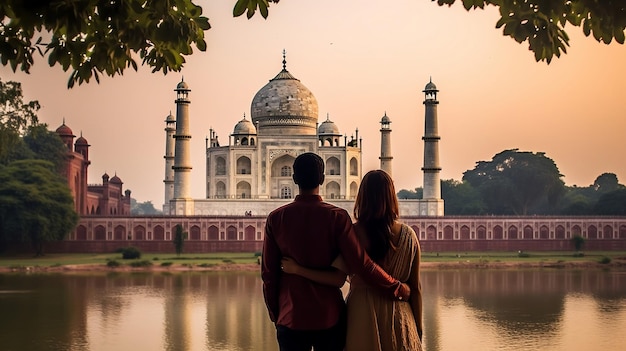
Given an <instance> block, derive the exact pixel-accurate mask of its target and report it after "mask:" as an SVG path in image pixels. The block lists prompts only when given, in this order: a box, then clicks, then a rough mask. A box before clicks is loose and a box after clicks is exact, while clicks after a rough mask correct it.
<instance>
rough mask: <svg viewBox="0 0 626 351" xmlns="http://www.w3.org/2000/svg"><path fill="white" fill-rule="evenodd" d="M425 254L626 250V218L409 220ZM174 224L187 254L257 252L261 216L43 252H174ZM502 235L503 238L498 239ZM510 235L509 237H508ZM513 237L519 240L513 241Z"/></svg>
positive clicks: (126, 223) (158, 228) (104, 234)
mask: <svg viewBox="0 0 626 351" xmlns="http://www.w3.org/2000/svg"><path fill="white" fill-rule="evenodd" d="M402 220H403V221H404V222H405V223H407V224H408V225H410V226H411V227H413V228H414V230H415V231H416V233H417V234H418V237H419V239H420V244H421V247H422V251H424V252H469V251H519V250H523V251H560V250H563V251H571V250H573V246H572V243H571V241H570V240H571V238H572V237H573V236H575V235H581V236H583V237H584V238H586V242H585V245H584V248H585V250H607V251H610V250H626V217H562V218H557V217H537V216H532V217H493V216H490V217H410V218H403V219H402ZM177 224H180V225H182V226H183V228H184V230H185V231H186V232H188V233H189V239H188V240H187V241H186V242H185V250H184V251H185V252H187V253H201V252H258V251H261V249H262V246H263V228H264V226H265V217H250V216H248V217H209V216H193V217H176V216H154V217H100V216H86V217H83V218H81V220H80V223H79V225H78V227H77V229H76V230H75V231H74V232H73V233H71V234H70V235H69V237H68V239H66V240H65V241H62V242H57V243H50V244H49V245H48V247H47V248H46V250H47V252H93V253H99V252H102V253H105V252H113V251H115V250H116V249H118V248H120V247H127V246H135V247H138V248H139V249H140V250H142V251H143V252H163V253H166V252H167V253H173V252H174V245H173V244H172V242H171V238H172V233H173V232H174V228H175V226H176V225H177ZM500 236H501V237H500ZM509 236H510V237H509ZM514 236H517V237H515V238H513V237H514Z"/></svg>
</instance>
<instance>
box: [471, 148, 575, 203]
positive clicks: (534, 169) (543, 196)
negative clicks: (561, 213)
mask: <svg viewBox="0 0 626 351" xmlns="http://www.w3.org/2000/svg"><path fill="white" fill-rule="evenodd" d="M561 177H562V175H561V174H560V173H559V169H558V168H557V166H556V164H555V163H554V161H553V160H552V159H550V158H548V157H546V156H545V154H544V153H543V152H538V153H532V152H520V151H518V149H512V150H505V151H502V152H500V153H499V154H496V155H495V156H494V157H493V159H492V160H491V161H479V162H477V164H476V167H475V168H474V169H473V170H469V171H466V172H465V173H463V180H464V181H467V182H469V183H470V184H471V185H472V186H473V187H474V188H476V189H477V190H478V191H479V193H480V194H481V197H482V199H483V201H484V202H485V204H486V205H487V208H488V211H489V212H490V213H492V214H516V215H527V214H529V210H530V209H531V207H532V206H533V205H536V204H538V203H539V202H540V201H541V200H546V201H547V203H548V204H549V205H551V206H552V207H553V208H554V207H556V205H557V202H558V200H559V199H560V197H561V196H562V195H563V193H564V190H565V184H564V183H563V181H562V180H561Z"/></svg>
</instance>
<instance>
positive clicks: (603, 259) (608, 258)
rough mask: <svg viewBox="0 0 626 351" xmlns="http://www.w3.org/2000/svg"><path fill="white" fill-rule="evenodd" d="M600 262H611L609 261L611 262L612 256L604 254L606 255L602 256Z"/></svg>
mask: <svg viewBox="0 0 626 351" xmlns="http://www.w3.org/2000/svg"><path fill="white" fill-rule="evenodd" d="M599 262H600V263H601V264H609V263H611V258H610V257H608V256H604V257H602V258H601V259H600V261H599Z"/></svg>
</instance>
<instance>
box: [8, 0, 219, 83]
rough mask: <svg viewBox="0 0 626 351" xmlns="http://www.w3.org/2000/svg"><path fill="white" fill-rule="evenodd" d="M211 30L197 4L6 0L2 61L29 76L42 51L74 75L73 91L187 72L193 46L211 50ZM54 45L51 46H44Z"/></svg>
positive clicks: (189, 1) (177, 1)
mask: <svg viewBox="0 0 626 351" xmlns="http://www.w3.org/2000/svg"><path fill="white" fill-rule="evenodd" d="M209 28H211V26H210V25H209V19H208V18H207V17H204V16H202V8H201V7H200V6H197V5H196V4H194V3H193V1H192V0H172V1H143V0H125V1H93V0H73V1H65V0H49V1H22V0H4V1H2V3H0V43H1V44H2V45H0V62H1V63H2V65H5V66H6V65H10V66H11V68H12V69H13V71H16V70H17V68H18V66H19V67H20V69H21V70H22V71H24V72H26V73H29V71H30V68H31V66H32V65H33V64H34V62H35V52H37V53H39V55H40V56H47V62H48V64H49V65H50V66H55V65H57V64H58V65H59V66H61V68H62V69H63V70H64V71H67V70H69V69H71V70H72V74H71V75H70V78H69V80H68V87H72V86H73V85H74V83H76V82H78V83H79V84H82V83H83V82H89V80H90V79H91V78H92V76H93V77H94V78H95V79H96V81H99V79H100V78H99V75H100V74H102V73H104V74H107V75H109V76H114V75H116V74H119V75H121V74H123V72H124V70H125V69H127V68H131V67H132V68H133V69H134V70H135V71H136V70H137V62H136V61H135V60H136V59H137V58H140V59H141V60H142V64H147V65H149V66H150V67H151V68H152V71H153V72H156V71H162V72H163V73H164V74H166V73H167V72H169V71H180V69H181V68H182V66H183V63H184V62H185V58H184V55H191V54H192V52H193V49H192V47H191V45H192V44H195V46H196V47H197V48H198V49H199V50H200V51H205V50H206V42H205V41H204V31H205V30H208V29H209ZM44 41H46V42H44Z"/></svg>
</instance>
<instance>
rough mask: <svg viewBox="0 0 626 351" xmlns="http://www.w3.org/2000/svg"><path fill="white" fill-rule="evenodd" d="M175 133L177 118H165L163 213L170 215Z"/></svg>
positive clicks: (172, 191) (171, 116) (172, 192)
mask: <svg viewBox="0 0 626 351" xmlns="http://www.w3.org/2000/svg"><path fill="white" fill-rule="evenodd" d="M174 132H176V118H174V116H173V115H172V112H171V111H170V114H169V115H168V116H167V117H166V118H165V156H163V158H164V159H165V178H164V179H163V183H164V184H165V200H164V202H163V213H170V200H172V199H173V198H174Z"/></svg>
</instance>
